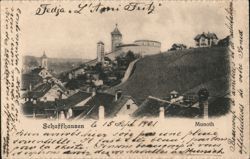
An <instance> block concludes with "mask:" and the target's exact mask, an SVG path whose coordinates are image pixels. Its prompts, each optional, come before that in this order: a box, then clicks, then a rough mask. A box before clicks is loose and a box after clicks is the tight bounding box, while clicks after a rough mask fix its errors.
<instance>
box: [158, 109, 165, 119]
mask: <svg viewBox="0 0 250 159" xmlns="http://www.w3.org/2000/svg"><path fill="white" fill-rule="evenodd" d="M159 110H160V113H159V118H160V119H164V118H165V110H164V107H160V108H159Z"/></svg>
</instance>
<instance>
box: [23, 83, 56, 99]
mask: <svg viewBox="0 0 250 159" xmlns="http://www.w3.org/2000/svg"><path fill="white" fill-rule="evenodd" d="M52 86H53V85H52V84H50V83H42V84H40V85H38V86H37V87H35V88H34V89H33V90H32V91H29V92H27V93H25V94H24V95H23V97H24V98H40V97H42V96H44V95H45V94H46V93H47V92H48V91H49V90H50V89H51V88H52Z"/></svg>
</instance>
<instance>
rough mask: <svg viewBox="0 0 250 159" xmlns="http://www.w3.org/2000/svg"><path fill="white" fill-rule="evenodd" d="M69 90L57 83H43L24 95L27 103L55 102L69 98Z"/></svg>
mask: <svg viewBox="0 0 250 159" xmlns="http://www.w3.org/2000/svg"><path fill="white" fill-rule="evenodd" d="M67 94H68V93H67V90H66V89H65V88H64V87H63V86H62V85H59V84H57V83H53V82H52V83H41V84H39V85H37V86H36V87H35V88H33V89H32V90H31V91H28V92H26V93H24V94H23V98H24V100H25V101H33V102H36V101H45V102H47V101H55V99H65V98H67Z"/></svg>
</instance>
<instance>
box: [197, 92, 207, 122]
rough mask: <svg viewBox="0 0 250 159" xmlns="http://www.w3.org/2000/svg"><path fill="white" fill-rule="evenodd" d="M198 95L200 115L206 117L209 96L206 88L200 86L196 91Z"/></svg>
mask: <svg viewBox="0 0 250 159" xmlns="http://www.w3.org/2000/svg"><path fill="white" fill-rule="evenodd" d="M198 96H199V107H200V112H201V116H202V117H203V118H208V97H209V92H208V90H207V89H205V88H202V89H200V90H199V92H198Z"/></svg>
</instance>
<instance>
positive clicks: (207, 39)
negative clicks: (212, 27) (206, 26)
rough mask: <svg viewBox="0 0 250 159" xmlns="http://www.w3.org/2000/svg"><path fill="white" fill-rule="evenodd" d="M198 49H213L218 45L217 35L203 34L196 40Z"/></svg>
mask: <svg viewBox="0 0 250 159" xmlns="http://www.w3.org/2000/svg"><path fill="white" fill-rule="evenodd" d="M194 40H195V42H196V46H197V47H211V46H215V45H217V43H218V37H217V35H216V34H215V33H210V32H208V33H204V32H203V33H202V34H198V35H196V37H195V38H194Z"/></svg>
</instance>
